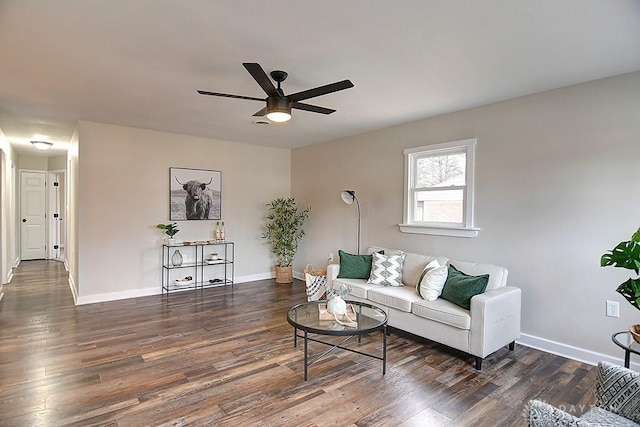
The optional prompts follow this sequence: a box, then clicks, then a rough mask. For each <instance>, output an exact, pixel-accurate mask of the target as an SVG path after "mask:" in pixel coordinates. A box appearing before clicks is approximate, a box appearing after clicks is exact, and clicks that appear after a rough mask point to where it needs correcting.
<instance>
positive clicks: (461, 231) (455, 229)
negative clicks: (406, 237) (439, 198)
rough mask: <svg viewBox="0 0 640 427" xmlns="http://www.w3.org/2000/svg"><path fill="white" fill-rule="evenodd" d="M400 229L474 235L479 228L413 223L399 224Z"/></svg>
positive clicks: (457, 235) (432, 233)
mask: <svg viewBox="0 0 640 427" xmlns="http://www.w3.org/2000/svg"><path fill="white" fill-rule="evenodd" d="M399 227H400V231H402V232H403V233H412V234H431V235H434V236H449V237H476V236H477V235H478V232H479V231H480V229H479V228H462V227H428V226H424V225H415V224H399Z"/></svg>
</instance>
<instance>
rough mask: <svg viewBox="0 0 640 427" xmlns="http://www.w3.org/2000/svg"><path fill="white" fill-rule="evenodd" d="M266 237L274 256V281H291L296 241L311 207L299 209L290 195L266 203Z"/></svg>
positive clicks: (301, 233)
mask: <svg viewBox="0 0 640 427" xmlns="http://www.w3.org/2000/svg"><path fill="white" fill-rule="evenodd" d="M267 206H268V208H269V209H268V214H267V225H266V228H267V231H265V232H264V233H262V238H263V239H267V241H268V242H269V245H270V246H271V252H272V253H273V254H274V255H275V256H276V283H291V282H293V274H292V270H293V267H292V264H293V259H294V257H295V256H296V252H297V250H298V242H299V241H300V239H302V237H303V236H304V230H303V229H302V224H304V222H305V220H306V219H307V218H308V217H309V211H310V210H311V208H306V209H304V210H299V209H298V207H297V206H296V202H295V200H294V199H293V198H292V197H280V198H277V199H275V200H273V201H272V202H271V203H268V204H267Z"/></svg>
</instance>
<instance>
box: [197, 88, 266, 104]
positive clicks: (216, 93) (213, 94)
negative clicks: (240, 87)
mask: <svg viewBox="0 0 640 427" xmlns="http://www.w3.org/2000/svg"><path fill="white" fill-rule="evenodd" d="M198 93H199V94H200V95H212V96H223V97H225V98H236V99H249V100H251V101H264V98H254V97H252V96H242V95H230V94H228V93H218V92H209V91H207V90H199V91H198Z"/></svg>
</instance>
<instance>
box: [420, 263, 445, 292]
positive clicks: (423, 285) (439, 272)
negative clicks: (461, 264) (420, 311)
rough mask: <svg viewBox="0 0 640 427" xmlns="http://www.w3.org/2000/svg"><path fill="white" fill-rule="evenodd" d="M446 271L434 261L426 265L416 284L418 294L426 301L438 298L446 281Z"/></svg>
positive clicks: (443, 266)
mask: <svg viewBox="0 0 640 427" xmlns="http://www.w3.org/2000/svg"><path fill="white" fill-rule="evenodd" d="M447 270H448V268H447V266H446V265H440V263H438V260H435V259H434V260H433V261H431V262H430V263H429V264H427V266H426V267H425V268H424V270H422V274H420V278H418V283H417V284H416V291H417V292H418V294H419V295H420V296H421V297H422V298H424V299H426V300H427V301H434V300H435V299H436V298H438V297H439V296H440V294H441V293H442V288H443V287H444V283H445V282H446V280H447Z"/></svg>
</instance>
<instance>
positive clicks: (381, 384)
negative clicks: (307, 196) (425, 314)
mask: <svg viewBox="0 0 640 427" xmlns="http://www.w3.org/2000/svg"><path fill="white" fill-rule="evenodd" d="M305 300H306V296H305V293H304V285H303V283H302V282H299V281H296V282H295V283H294V284H293V285H276V284H275V282H274V281H271V280H266V281H259V282H253V283H242V284H236V285H235V287H233V288H231V287H226V288H212V289H208V290H205V291H204V292H199V291H198V292H193V291H189V292H180V293H174V294H171V297H170V299H169V300H168V301H167V299H166V298H163V297H161V296H150V297H143V298H135V299H129V300H122V301H113V302H108V303H99V304H91V305H84V306H79V307H75V306H74V305H73V299H72V296H71V292H70V290H69V287H68V284H67V278H66V273H65V271H64V268H63V266H62V265H61V264H60V263H57V262H54V261H28V262H22V263H21V264H20V267H19V268H18V271H17V272H16V274H15V277H14V279H13V281H12V283H11V284H10V285H7V286H5V296H4V298H3V300H2V301H1V302H0V425H2V426H62V425H78V426H93V425H97V426H143V425H154V426H157V425H165V426H169V425H170V426H183V425H212V426H213V425H215V426H253V425H256V426H327V425H332V426H360V427H362V426H511V425H526V423H525V420H524V418H523V408H524V405H525V404H526V402H527V401H528V400H529V399H532V398H538V399H541V400H544V401H547V402H549V403H552V404H555V405H564V406H565V409H567V410H569V411H571V412H572V413H574V414H576V415H579V414H581V413H583V412H585V411H586V410H587V409H588V408H587V405H588V404H590V403H592V402H593V400H594V397H593V394H592V392H591V391H590V389H591V385H592V384H593V382H594V380H595V373H596V372H595V369H594V368H593V367H591V366H589V365H586V364H583V363H579V362H575V361H572V360H568V359H564V358H561V357H557V356H554V355H550V354H547V353H543V352H540V351H537V350H533V349H529V348H526V347H522V346H516V350H515V351H513V352H511V351H509V350H508V349H506V348H505V349H503V350H500V351H498V352H497V353H496V354H494V355H492V356H491V357H489V358H488V359H486V360H485V362H484V365H483V369H482V371H476V370H475V369H474V367H473V358H472V357H469V356H465V355H462V354H460V353H458V352H456V351H454V350H451V349H448V348H446V347H443V346H441V345H438V344H435V343H432V342H429V341H426V340H422V339H419V338H416V337H413V336H410V335H407V334H403V333H400V332H397V331H392V334H391V336H390V337H389V340H388V358H389V360H388V366H387V374H386V375H385V376H383V375H382V372H381V362H380V361H379V360H375V359H371V358H367V357H364V356H360V355H357V354H353V353H350V352H344V351H340V350H336V351H334V352H332V353H330V354H329V355H328V356H327V357H325V358H324V359H322V360H321V361H319V362H318V363H316V364H314V365H312V366H311V367H310V369H309V381H308V382H306V383H305V382H304V381H303V380H302V371H303V366H302V358H303V354H302V350H301V348H300V347H298V348H293V337H292V335H293V330H292V328H291V326H290V325H289V324H288V323H287V322H286V320H285V313H286V310H287V309H288V308H289V307H290V306H292V305H293V304H296V303H299V302H303V301H305ZM351 345H354V346H357V345H358V344H357V341H354V340H353V343H352V344H351ZM360 346H361V348H362V349H364V350H365V351H367V352H375V351H379V350H380V346H381V338H380V335H379V334H372V335H370V336H366V337H364V338H363V340H362V343H361V344H360ZM325 348H326V347H325V346H322V345H320V344H316V343H312V344H310V352H312V353H316V354H318V353H320V352H321V351H323V350H324V349H325Z"/></svg>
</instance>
